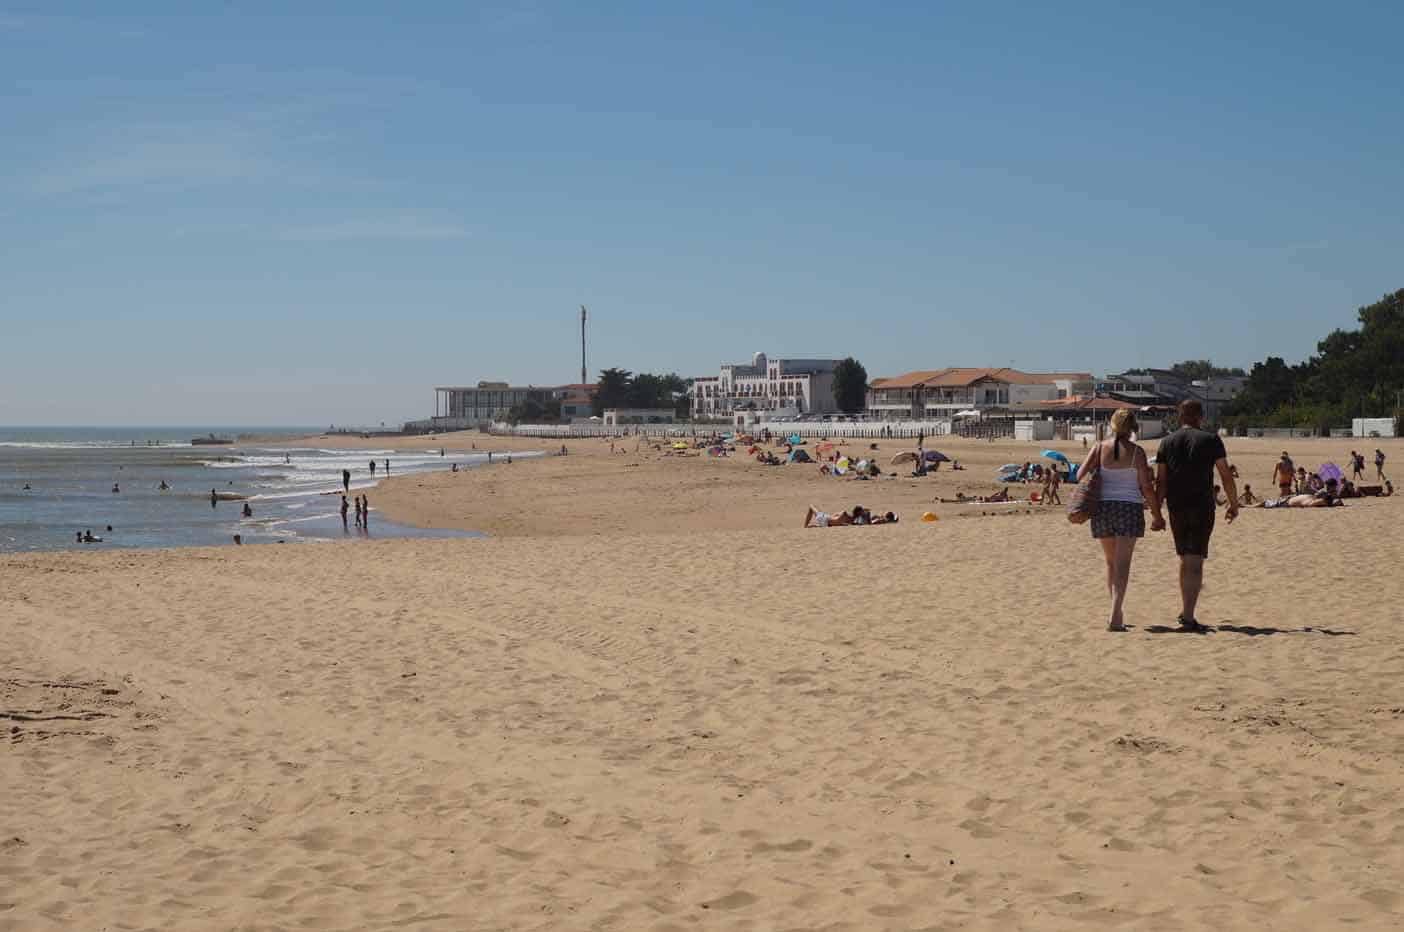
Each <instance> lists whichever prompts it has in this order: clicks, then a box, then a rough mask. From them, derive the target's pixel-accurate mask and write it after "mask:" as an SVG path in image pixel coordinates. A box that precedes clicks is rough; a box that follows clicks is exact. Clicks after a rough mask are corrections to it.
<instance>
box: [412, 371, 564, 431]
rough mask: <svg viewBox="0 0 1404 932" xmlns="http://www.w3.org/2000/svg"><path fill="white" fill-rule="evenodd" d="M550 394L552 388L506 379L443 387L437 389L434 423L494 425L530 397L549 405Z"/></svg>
mask: <svg viewBox="0 0 1404 932" xmlns="http://www.w3.org/2000/svg"><path fill="white" fill-rule="evenodd" d="M550 395H551V389H549V388H536V387H532V386H528V387H525V388H523V387H520V386H511V385H508V384H507V383H506V382H479V383H478V384H477V385H475V386H469V385H454V386H440V387H437V388H435V389H434V418H433V424H434V426H435V427H437V428H440V429H451V428H459V429H461V428H463V427H474V426H477V425H480V424H490V423H492V422H493V421H500V420H503V419H504V418H506V417H507V412H508V411H511V410H512V408H513V407H514V406H516V405H518V404H521V403H522V402H524V401H526V400H527V399H531V398H534V399H535V400H537V401H538V402H540V403H542V404H545V403H546V400H547V398H549V397H550Z"/></svg>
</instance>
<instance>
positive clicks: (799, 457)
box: [789, 450, 814, 463]
mask: <svg viewBox="0 0 1404 932" xmlns="http://www.w3.org/2000/svg"><path fill="white" fill-rule="evenodd" d="M789 462H791V463H812V462H814V460H812V459H810V458H809V454H808V453H806V452H804V451H803V450H791V451H790V459H789Z"/></svg>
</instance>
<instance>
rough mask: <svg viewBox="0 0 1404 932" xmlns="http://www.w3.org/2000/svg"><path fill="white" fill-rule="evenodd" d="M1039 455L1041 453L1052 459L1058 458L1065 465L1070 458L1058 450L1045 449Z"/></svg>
mask: <svg viewBox="0 0 1404 932" xmlns="http://www.w3.org/2000/svg"><path fill="white" fill-rule="evenodd" d="M1039 455H1040V456H1046V457H1048V458H1049V459H1050V460H1057V461H1058V462H1060V463H1062V464H1063V465H1064V466H1066V465H1067V464H1068V458H1067V457H1066V456H1064V455H1063V454H1062V453H1059V452H1058V451H1057V450H1044V451H1043V452H1042V453H1041V454H1039Z"/></svg>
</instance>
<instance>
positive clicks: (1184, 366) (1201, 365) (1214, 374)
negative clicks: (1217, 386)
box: [1170, 359, 1248, 382]
mask: <svg viewBox="0 0 1404 932" xmlns="http://www.w3.org/2000/svg"><path fill="white" fill-rule="evenodd" d="M1170 371H1171V372H1173V373H1175V374H1176V375H1178V376H1182V377H1183V378H1186V379H1189V380H1190V381H1191V382H1194V381H1201V380H1205V379H1218V378H1224V377H1227V376H1238V377H1240V378H1242V377H1243V376H1246V375H1247V374H1248V373H1246V372H1244V371H1243V370H1242V369H1237V368H1235V369H1226V368H1224V367H1223V366H1216V365H1214V361H1213V360H1212V359H1186V360H1185V361H1184V362H1177V363H1175V364H1174V365H1173V366H1171V367H1170Z"/></svg>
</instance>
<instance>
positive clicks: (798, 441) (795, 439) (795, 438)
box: [790, 434, 804, 447]
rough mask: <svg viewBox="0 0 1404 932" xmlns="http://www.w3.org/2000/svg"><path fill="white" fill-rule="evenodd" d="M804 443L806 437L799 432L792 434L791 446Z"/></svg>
mask: <svg viewBox="0 0 1404 932" xmlns="http://www.w3.org/2000/svg"><path fill="white" fill-rule="evenodd" d="M803 445H804V438H803V437H801V436H800V435H799V434H790V446H792V447H798V446H803Z"/></svg>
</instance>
